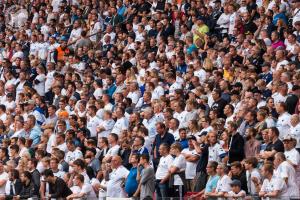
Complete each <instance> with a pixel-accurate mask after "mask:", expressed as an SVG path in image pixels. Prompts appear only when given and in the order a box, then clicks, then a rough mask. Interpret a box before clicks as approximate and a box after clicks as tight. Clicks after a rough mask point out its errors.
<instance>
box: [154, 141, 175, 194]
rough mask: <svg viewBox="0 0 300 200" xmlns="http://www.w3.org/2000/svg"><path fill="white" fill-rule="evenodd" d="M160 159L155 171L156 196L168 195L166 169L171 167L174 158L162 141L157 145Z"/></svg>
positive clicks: (168, 177) (168, 147)
mask: <svg viewBox="0 0 300 200" xmlns="http://www.w3.org/2000/svg"><path fill="white" fill-rule="evenodd" d="M159 153H160V156H161V157H160V160H159V163H158V166H157V169H156V173H155V179H156V180H155V183H156V186H155V187H156V195H157V197H158V198H166V197H168V196H169V194H170V193H169V179H170V175H169V172H168V169H169V168H170V167H171V165H172V163H173V160H174V158H173V157H172V156H171V155H170V146H169V145H168V144H167V143H162V144H161V145H160V146H159Z"/></svg>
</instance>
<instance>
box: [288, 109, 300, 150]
mask: <svg viewBox="0 0 300 200" xmlns="http://www.w3.org/2000/svg"><path fill="white" fill-rule="evenodd" d="M290 124H291V127H290V135H291V136H292V137H293V138H294V139H295V140H296V147H295V148H296V149H298V151H299V150H300V118H299V115H297V114H294V115H292V116H291V119H290ZM299 152H300V151H299Z"/></svg>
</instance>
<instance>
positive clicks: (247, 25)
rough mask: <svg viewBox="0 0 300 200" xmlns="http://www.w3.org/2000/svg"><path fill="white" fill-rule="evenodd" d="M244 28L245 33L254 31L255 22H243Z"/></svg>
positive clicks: (255, 28) (255, 27)
mask: <svg viewBox="0 0 300 200" xmlns="http://www.w3.org/2000/svg"><path fill="white" fill-rule="evenodd" d="M244 30H245V33H246V34H247V32H250V33H255V31H256V30H257V26H256V24H254V22H252V21H249V22H247V23H245V24H244Z"/></svg>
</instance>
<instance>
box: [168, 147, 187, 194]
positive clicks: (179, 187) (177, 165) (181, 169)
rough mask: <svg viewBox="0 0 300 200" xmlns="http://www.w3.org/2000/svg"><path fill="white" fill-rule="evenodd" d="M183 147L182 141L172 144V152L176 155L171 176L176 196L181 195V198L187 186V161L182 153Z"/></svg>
mask: <svg viewBox="0 0 300 200" xmlns="http://www.w3.org/2000/svg"><path fill="white" fill-rule="evenodd" d="M181 151H182V148H181V144H180V143H174V144H172V145H171V153H172V155H174V156H175V159H174V160H173V163H172V164H171V166H170V168H169V174H170V175H169V176H170V178H171V179H170V182H171V181H173V182H174V183H172V182H171V184H172V185H174V188H173V190H174V192H175V193H173V195H175V197H179V198H180V199H182V198H183V196H184V190H186V188H185V185H186V184H185V170H186V162H185V158H184V156H183V155H182V154H181Z"/></svg>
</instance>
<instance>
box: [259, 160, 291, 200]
mask: <svg viewBox="0 0 300 200" xmlns="http://www.w3.org/2000/svg"><path fill="white" fill-rule="evenodd" d="M261 174H262V176H263V177H265V179H264V181H263V183H262V186H261V189H260V192H259V196H260V197H263V198H268V199H269V198H272V199H281V198H282V197H285V198H288V197H289V195H288V193H287V186H286V183H285V182H284V180H283V179H282V178H278V177H276V176H274V175H273V165H272V164H264V166H263V167H262V169H261Z"/></svg>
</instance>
